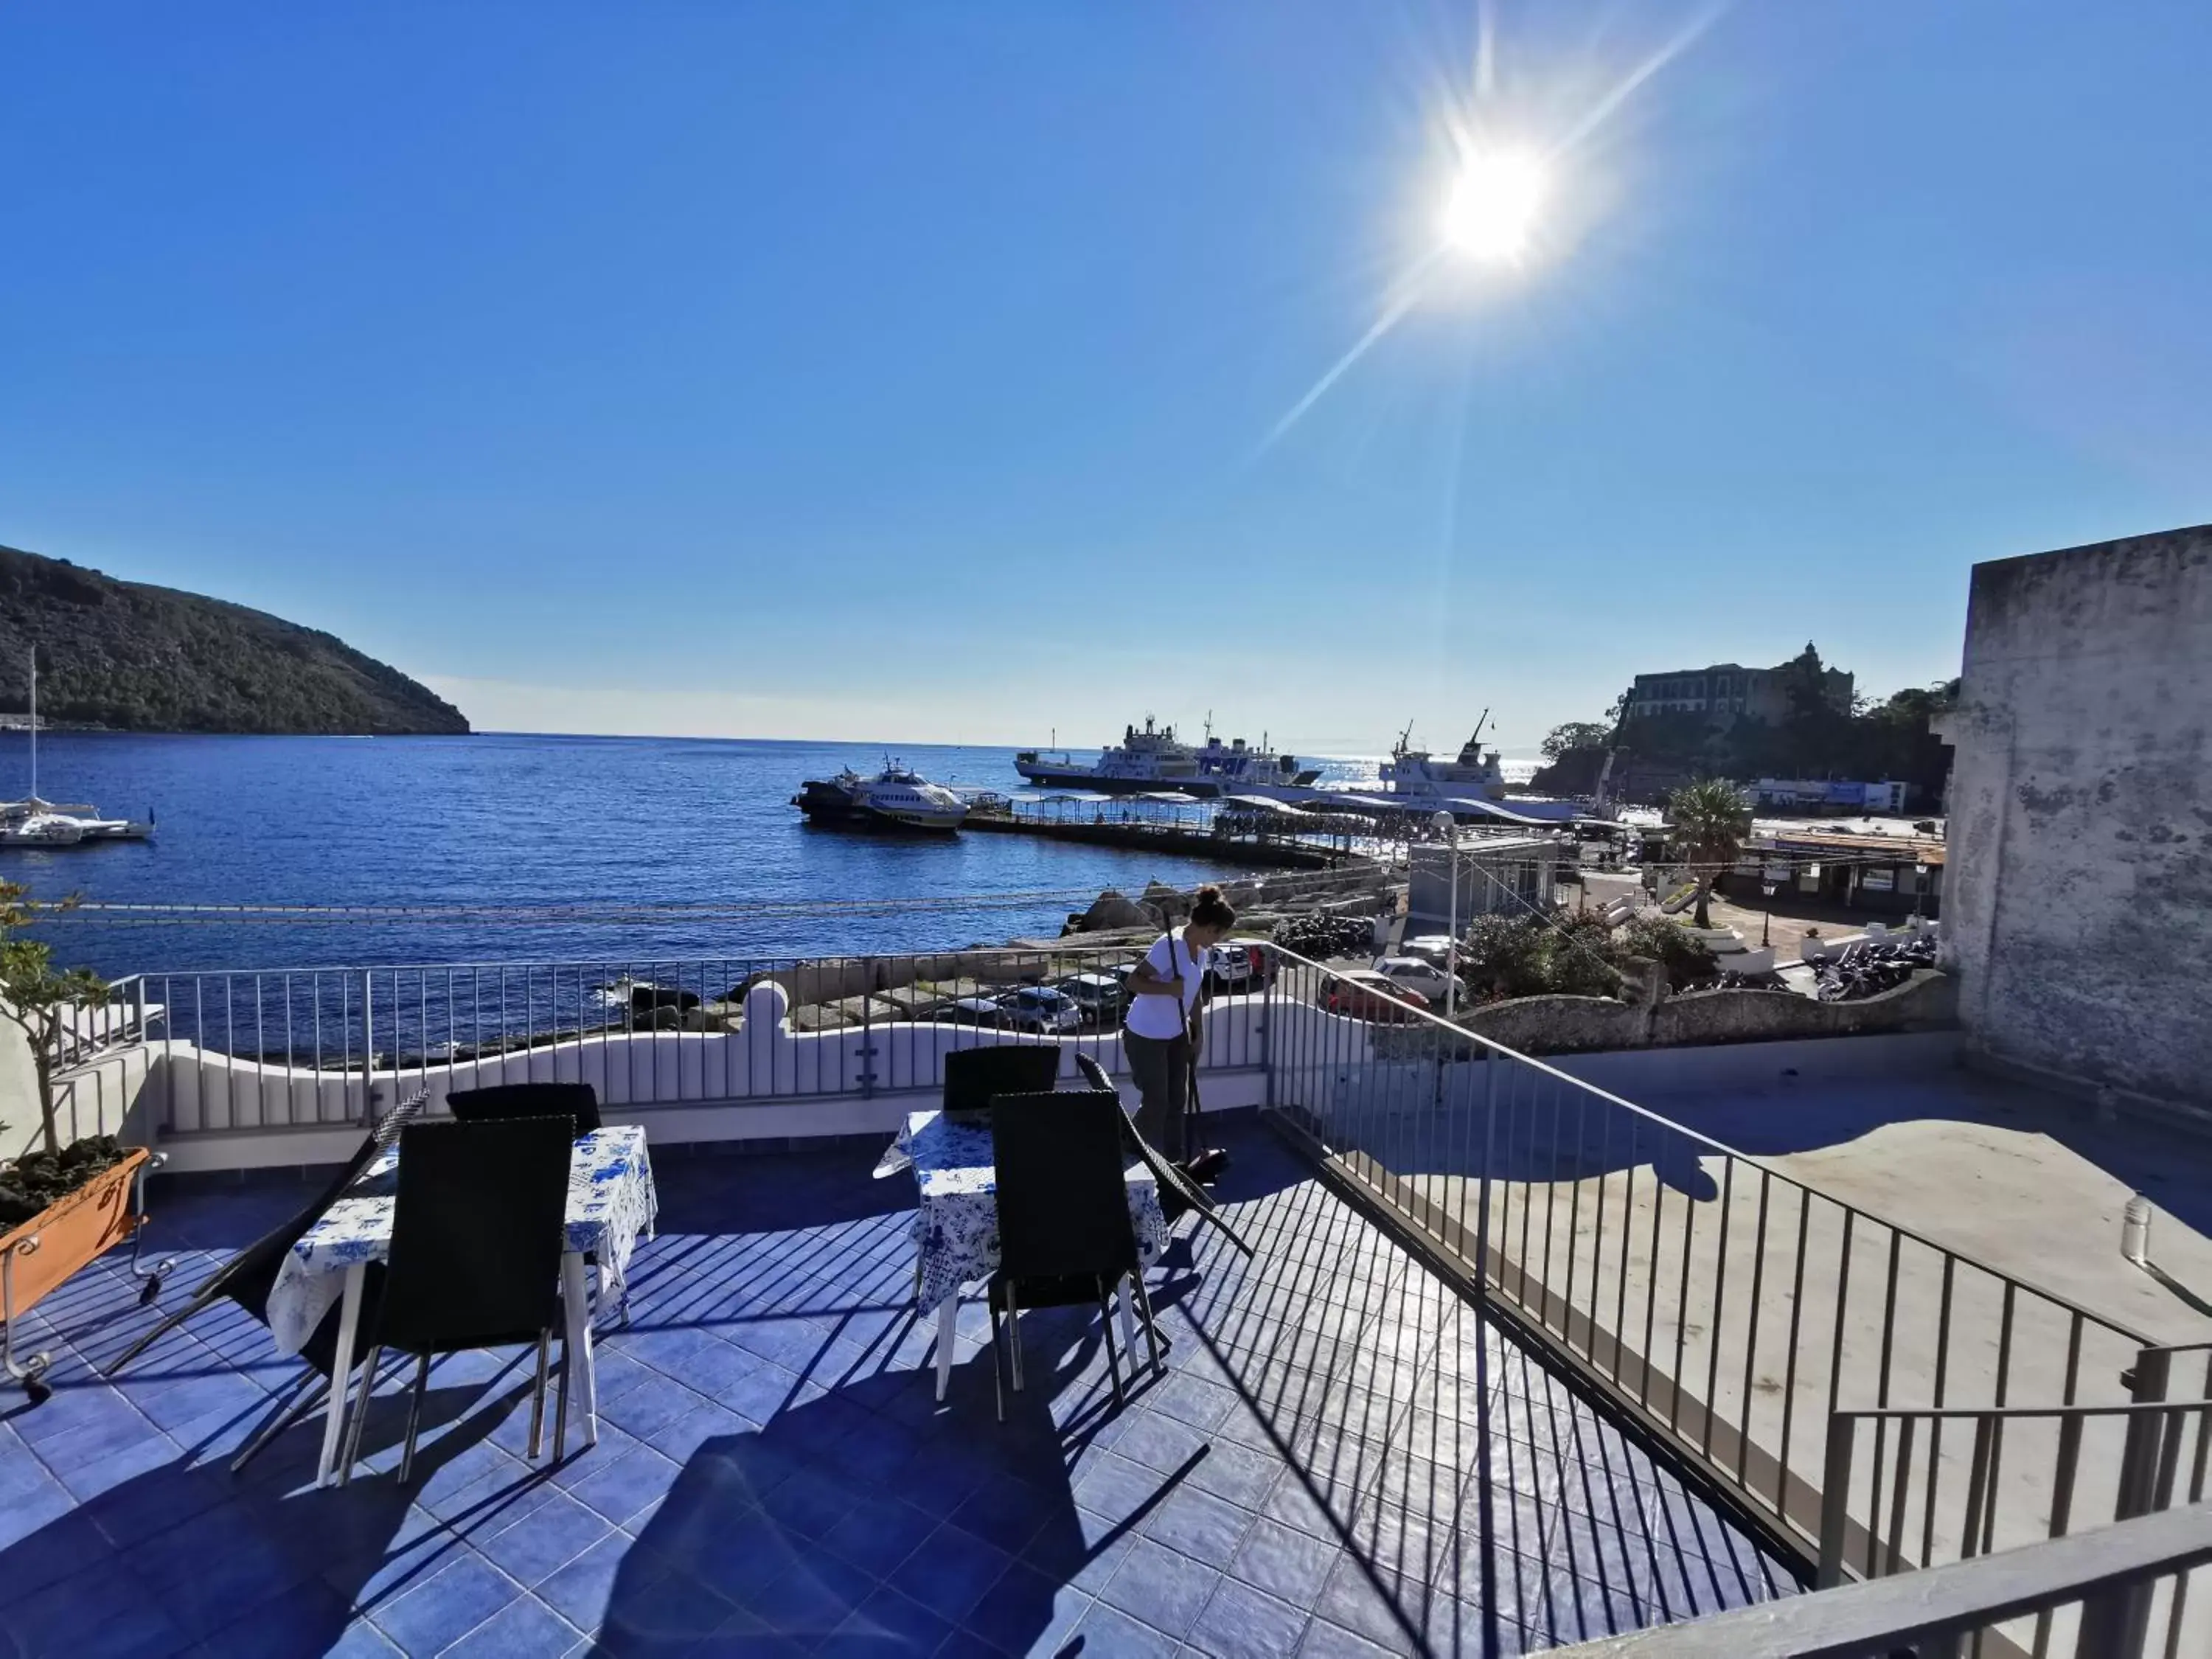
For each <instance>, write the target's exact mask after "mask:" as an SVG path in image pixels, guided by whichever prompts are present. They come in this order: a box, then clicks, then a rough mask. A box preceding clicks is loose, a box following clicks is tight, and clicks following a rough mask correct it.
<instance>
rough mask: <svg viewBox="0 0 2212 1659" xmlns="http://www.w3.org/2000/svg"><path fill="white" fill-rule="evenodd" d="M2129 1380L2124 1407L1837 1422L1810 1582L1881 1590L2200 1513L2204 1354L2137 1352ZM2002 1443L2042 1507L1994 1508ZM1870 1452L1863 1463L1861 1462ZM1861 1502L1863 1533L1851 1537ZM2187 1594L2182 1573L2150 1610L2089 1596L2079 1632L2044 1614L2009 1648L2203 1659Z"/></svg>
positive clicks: (2144, 1602)
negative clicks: (1904, 1576)
mask: <svg viewBox="0 0 2212 1659" xmlns="http://www.w3.org/2000/svg"><path fill="white" fill-rule="evenodd" d="M2183 1355H2188V1356H2191V1357H2192V1358H2193V1357H2195V1356H2197V1355H2203V1356H2205V1357H2206V1363H2205V1364H2204V1365H2203V1368H2202V1371H2201V1374H2200V1375H2198V1376H2197V1377H2196V1378H2195V1386H2194V1387H2193V1388H2188V1387H2185V1388H2183V1389H2181V1390H2180V1392H2179V1394H2178V1395H2177V1394H2175V1393H2174V1392H2172V1381H2173V1376H2172V1372H2173V1362H2174V1361H2175V1359H2176V1358H2178V1357H2179V1356H2183ZM2190 1369H2191V1370H2197V1367H2195V1366H2191V1368H2190ZM2131 1376H2132V1391H2133V1393H2134V1395H2135V1399H2134V1401H2132V1402H2131V1403H2129V1404H2124V1405H2106V1406H2072V1407H2036V1406H2015V1407H2002V1408H1996V1409H1985V1410H1972V1409H1960V1408H1954V1409H1948V1410H1942V1411H1918V1410H1857V1411H1838V1413H1835V1414H1834V1416H1833V1417H1832V1418H1831V1419H1829V1425H1828V1453H1827V1467H1828V1470H1829V1473H1830V1480H1829V1484H1828V1486H1827V1489H1826V1503H1825V1505H1824V1510H1823V1515H1822V1523H1821V1528H1820V1577H1819V1581H1818V1582H1819V1583H1820V1584H1821V1585H1822V1586H1823V1587H1826V1586H1831V1585H1835V1584H1840V1583H1843V1582H1844V1580H1845V1578H1846V1577H1858V1578H1879V1577H1888V1576H1891V1575H1893V1574H1895V1573H1897V1572H1899V1571H1904V1570H1905V1569H1906V1568H1907V1567H1908V1566H1919V1567H1926V1566H1930V1565H1936V1564H1938V1563H1939V1561H1943V1560H1966V1559H1972V1558H1973V1557H1975V1556H1978V1555H1986V1554H1989V1553H1990V1552H1991V1551H1992V1550H1993V1549H2002V1548H2005V1547H2017V1546H2018V1545H2019V1544H2021V1543H2022V1542H2024V1541H2038V1542H2040V1541H2047V1540H2049V1539H2052V1538H2059V1537H2063V1536H2065V1535H2066V1534H2069V1532H2074V1531H2079V1530H2081V1529H2082V1528H2084V1526H2085V1525H2086V1526H2087V1527H2088V1528H2097V1527H2104V1526H2109V1525H2111V1524H2112V1523H2113V1522H2119V1521H2126V1520H2130V1519H2132V1518H2134V1517H2135V1516H2142V1515H2148V1514H2151V1513H2154V1512H2155V1511H2158V1510H2166V1509H2171V1508H2172V1507H2174V1505H2175V1504H2177V1503H2179V1504H2201V1503H2203V1501H2204V1498H2205V1495H2206V1476H2207V1464H2208V1456H2212V1344H2207V1343H2197V1344H2192V1345H2188V1346H2179V1347H2166V1348H2152V1349H2146V1350H2145V1351H2144V1352H2143V1353H2142V1355H2141V1356H2139V1358H2138V1359H2137V1361H2136V1366H2135V1367H2134V1370H2133V1371H2132V1373H2131ZM1869 1428H1871V1429H1872V1431H1873V1433H1872V1434H1871V1436H1869V1434H1868V1433H1867V1432H1866V1431H1867V1430H1868V1429H1869ZM1947 1428H1948V1429H1951V1430H1954V1431H1955V1434H1954V1441H1953V1444H1954V1449H1955V1448H1958V1447H1960V1446H1964V1447H1966V1449H1967V1451H1966V1467H1965V1468H1964V1469H1963V1471H1962V1470H1961V1469H1960V1468H1958V1466H1957V1464H1958V1460H1957V1456H1956V1453H1955V1450H1954V1456H1953V1457H1952V1458H1951V1459H1949V1460H1946V1459H1945V1458H1944V1457H1943V1455H1942V1435H1943V1431H1945V1430H1946V1429H1947ZM1892 1437H1893V1438H1892ZM2008 1438H2009V1443H2010V1445H2011V1448H2012V1453H2013V1457H2014V1460H2015V1464H2016V1465H2017V1466H2018V1467H2020V1468H2022V1469H2024V1470H2025V1471H2027V1473H2028V1474H2029V1475H2030V1476H2031V1478H2032V1480H2033V1486H2034V1487H2035V1489H2036V1490H2038V1491H2039V1492H2043V1493H2045V1495H2046V1502H2045V1505H2044V1506H2041V1507H2036V1506H2031V1505H2025V1504H2013V1505H2009V1506H2007V1505H2001V1504H1999V1503H1998V1502H1997V1496H1998V1489H1997V1484H1996V1480H1995V1478H1994V1477H1995V1474H1996V1471H1997V1470H1998V1468H2000V1467H2001V1462H2000V1460H2001V1459H2002V1456H2003V1454H2004V1451H2005V1449H2006V1445H2007V1442H2008ZM1869 1439H1870V1440H1871V1442H1872V1444H1871V1446H1870V1448H1868V1451H1869V1455H1867V1456H1866V1457H1865V1458H1864V1459H1863V1461H1862V1460H1861V1459H1860V1458H1859V1457H1858V1455H1857V1454H1858V1452H1859V1450H1860V1449H1862V1448H1863V1447H1867V1443H1868V1441H1869ZM1862 1467H1863V1468H1864V1469H1865V1472H1866V1480H1865V1483H1864V1486H1863V1488H1860V1487H1859V1486H1858V1481H1857V1474H1858V1470H1859V1468H1862ZM1860 1499H1863V1501H1862V1502H1859V1503H1858V1509H1859V1511H1860V1513H1862V1514H1863V1515H1865V1516H1868V1517H1869V1520H1868V1522H1866V1523H1863V1524H1854V1523H1853V1522H1852V1520H1851V1510H1852V1508H1853V1505H1854V1502H1855V1500H1860ZM1939 1517H1941V1519H1940V1522H1939ZM1939 1537H1940V1538H1954V1539H1956V1540H1958V1541H1959V1542H1958V1546H1957V1547H1956V1549H1955V1550H1954V1551H1951V1552H1949V1553H1939V1548H1938V1546H1937V1543H1936V1541H1937V1540H1938V1539H1939ZM2189 1588H2190V1582H2189V1576H2188V1575H2187V1574H2186V1573H2182V1574H2179V1575H2177V1576H2176V1577H2172V1579H2171V1580H2170V1581H2169V1582H2168V1583H2166V1585H2165V1586H2163V1587H2161V1588H2160V1589H2159V1591H2158V1594H2157V1595H2156V1597H2155V1602H2156V1605H2154V1604H2153V1598H2152V1597H2151V1596H2150V1595H2148V1594H2142V1593H2136V1594H2130V1595H2108V1596H2103V1597H2099V1598H2094V1599H2093V1600H2091V1601H2089V1602H2087V1604H2086V1605H2085V1606H2084V1607H2082V1608H2081V1610H2080V1616H2079V1620H2078V1621H2075V1620H2069V1619H2063V1618H2058V1619H2055V1618H2054V1613H2053V1612H2052V1611H2051V1610H2049V1609H2046V1610H2045V1611H2043V1612H2041V1613H2039V1614H2038V1615H2037V1617H2036V1618H2035V1620H2034V1621H2033V1626H2031V1627H2029V1628H2027V1629H2024V1630H2019V1631H2014V1632H2009V1633H2008V1641H2009V1643H2010V1646H2011V1647H2012V1648H2016V1649H2020V1650H2025V1651H2027V1652H2029V1653H2032V1654H2033V1655H2035V1656H2037V1659H2041V1656H2044V1655H2045V1654H2048V1653H2052V1652H2058V1653H2069V1652H2070V1653H2095V1654H2106V1653H2129V1654H2133V1653H2137V1652H2148V1651H2157V1652H2164V1653H2167V1654H2174V1655H2178V1654H2179V1653H2181V1652H2183V1651H2188V1652H2191V1653H2201V1652H2212V1619H2208V1612H2212V1609H2208V1608H2207V1607H2206V1606H2205V1605H2204V1603H2203V1601H2202V1600H2201V1599H2200V1601H2199V1602H2198V1604H2197V1607H2195V1608H2194V1609H2191V1607H2190V1605H2189V1599H2188V1598H2189ZM2185 1630H2187V1631H2188V1632H2189V1635H2190V1638H2191V1640H2190V1643H2189V1645H2188V1646H2187V1647H2186V1649H2185V1647H2184V1645H2183V1642H2184V1632H2185ZM2147 1640H2148V1641H2149V1642H2150V1643H2152V1645H2148V1646H2147V1645H2146V1642H2147ZM1983 1642H1984V1633H1977V1635H1976V1637H1975V1639H1974V1642H1973V1644H1972V1649H1971V1650H1972V1652H1973V1653H1974V1654H1975V1655H1976V1656H1977V1659H1979V1656H1980V1654H1981V1653H1982V1651H1983Z"/></svg>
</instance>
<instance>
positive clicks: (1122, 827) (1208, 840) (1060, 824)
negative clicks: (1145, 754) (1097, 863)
mask: <svg viewBox="0 0 2212 1659" xmlns="http://www.w3.org/2000/svg"><path fill="white" fill-rule="evenodd" d="M1298 816H1299V817H1304V815H1303V814H1301V815H1298ZM960 827H961V828H962V829H980V830H984V831H987V832H988V833H991V834H994V835H1004V836H1043V837H1045V838H1047V839H1048V840H1054V841H1071V842H1083V843H1085V844H1087V845H1090V846H1093V847H1128V848H1141V849H1146V850H1152V851H1158V852H1170V853H1178V854H1184V855H1186V856H1188V857H1192V858H1205V859H1213V860H1218V861H1220V862H1222V863H1225V864H1244V865H1253V866H1259V867H1261V868H1266V869H1275V870H1280V869H1295V870H1329V869H1334V868H1335V867H1336V866H1339V865H1341V864H1345V863H1348V862H1351V861H1352V860H1355V859H1358V858H1362V857H1364V856H1365V854H1364V850H1363V849H1362V848H1360V847H1359V846H1358V845H1357V843H1358V842H1359V840H1360V839H1361V837H1360V836H1358V834H1357V833H1356V829H1357V826H1353V825H1351V824H1346V826H1345V827H1343V828H1342V829H1336V828H1333V827H1332V828H1325V829H1324V828H1316V827H1315V826H1314V825H1313V824H1312V823H1311V820H1310V819H1307V820H1306V821H1305V822H1304V823H1299V824H1298V825H1297V827H1295V828H1291V827H1288V826H1285V827H1276V826H1275V825H1274V824H1273V823H1271V822H1270V821H1269V820H1268V819H1267V817H1263V816H1261V815H1258V814H1238V813H1235V812H1229V811H1222V810H1221V809H1220V807H1219V806H1218V805H1217V804H1216V803H1214V802H1212V801H1195V800H1189V799H1157V798H1154V797H1152V796H1132V797H1127V798H1122V799H1113V800H1108V799H1104V798H1100V799H1095V800H1094V799H1065V798H1062V799H1047V800H1041V801H998V800H993V801H979V802H977V803H975V805H972V806H971V807H970V808H969V812H968V816H967V817H966V818H965V819H963V821H962V823H961V826H960Z"/></svg>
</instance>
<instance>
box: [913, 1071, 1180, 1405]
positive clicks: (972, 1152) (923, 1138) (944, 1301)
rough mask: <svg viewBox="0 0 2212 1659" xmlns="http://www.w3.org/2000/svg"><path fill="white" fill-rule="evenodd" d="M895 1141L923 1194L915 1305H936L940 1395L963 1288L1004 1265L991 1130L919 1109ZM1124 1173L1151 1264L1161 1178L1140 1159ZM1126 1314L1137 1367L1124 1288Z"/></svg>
mask: <svg viewBox="0 0 2212 1659" xmlns="http://www.w3.org/2000/svg"><path fill="white" fill-rule="evenodd" d="M897 1145H898V1150H899V1151H900V1152H903V1153H904V1154H905V1155H906V1156H907V1157H908V1158H909V1159H910V1160H912V1162H913V1165H914V1178H915V1186H916V1187H917V1188H919V1189H920V1191H921V1202H920V1203H919V1204H918V1205H917V1206H915V1215H914V1232H913V1237H914V1249H915V1306H917V1307H918V1308H921V1309H922V1310H924V1311H927V1310H930V1309H932V1308H934V1309H935V1310H937V1397H938V1398H939V1400H942V1399H944V1398H945V1389H946V1388H947V1387H948V1386H949V1385H950V1384H951V1381H952V1338H953V1333H954V1329H955V1327H956V1324H957V1321H958V1318H959V1313H960V1290H961V1286H962V1285H970V1284H975V1283H978V1282H983V1281H987V1280H988V1279H990V1277H991V1275H992V1274H993V1273H996V1272H997V1271H998V1267H999V1176H998V1171H997V1170H996V1169H995V1168H994V1167H993V1162H992V1148H991V1130H990V1126H989V1125H988V1124H982V1123H976V1124H966V1123H948V1122H947V1121H945V1115H944V1114H943V1113H941V1112H935V1111H929V1112H915V1113H912V1114H910V1115H908V1118H907V1121H906V1123H905V1126H904V1127H902V1128H901V1129H900V1130H899V1134H898V1143H897ZM1125 1178H1126V1179H1127V1182H1128V1186H1129V1220H1130V1223H1131V1225H1133V1227H1134V1228H1135V1230H1136V1235H1137V1259H1138V1261H1139V1263H1140V1264H1142V1266H1144V1267H1151V1266H1152V1263H1153V1262H1155V1261H1158V1260H1159V1258H1160V1256H1161V1255H1162V1253H1163V1252H1164V1251H1165V1250H1166V1249H1167V1247H1168V1219H1167V1215H1166V1213H1165V1212H1164V1211H1163V1210H1162V1209H1161V1207H1160V1189H1159V1183H1158V1182H1156V1181H1155V1180H1154V1179H1153V1178H1152V1171H1151V1170H1147V1169H1146V1167H1145V1166H1144V1165H1143V1164H1140V1163H1137V1164H1131V1165H1130V1166H1129V1169H1128V1171H1127V1176H1126V1177H1125ZM1121 1344H1122V1346H1123V1347H1124V1348H1126V1349H1127V1351H1128V1354H1129V1363H1130V1364H1132V1365H1134V1364H1136V1359H1137V1350H1136V1332H1135V1327H1134V1321H1133V1318H1132V1316H1131V1313H1130V1307H1129V1292H1128V1290H1127V1286H1126V1285H1125V1286H1124V1287H1123V1288H1122V1291H1121Z"/></svg>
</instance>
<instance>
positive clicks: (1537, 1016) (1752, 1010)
mask: <svg viewBox="0 0 2212 1659" xmlns="http://www.w3.org/2000/svg"><path fill="white" fill-rule="evenodd" d="M1957 1004H1958V998H1957V983H1956V981H1954V980H1953V979H1952V978H1951V977H1950V975H1948V974H1940V973H1936V972H1934V971H1932V970H1923V971H1922V972H1920V973H1917V974H1915V975H1913V976H1912V978H1911V980H1910V981H1907V982H1906V983H1905V984H1903V985H1900V986H1899V987H1897V988H1896V989H1895V990H1893V991H1885V992H1883V993H1882V994H1880V995H1879V996H1871V997H1868V998H1866V999H1864V1000H1862V1001H1857V1002H1815V1001H1814V1000H1812V999H1811V998H1809V997H1803V996H1800V995H1798V994H1796V992H1794V991H1690V992H1686V993H1685V994H1682V995H1680V996H1675V997H1668V998H1666V999H1665V1000H1662V1001H1659V1002H1656V1003H1641V1004H1638V1003H1627V1002H1620V1001H1616V1000H1613V998H1610V997H1561V996H1544V997H1516V998H1513V999H1512V1000H1509V1001H1505V1002H1493V1003H1492V1004H1490V1005H1489V1006H1486V1007H1484V1008H1480V1009H1478V1010H1476V1011H1475V1012H1474V1013H1473V1014H1472V1015H1470V1016H1468V1019H1467V1021H1466V1024H1468V1025H1470V1026H1472V1027H1473V1028H1474V1030H1477V1031H1479V1032H1480V1033H1481V1034H1482V1035H1483V1036H1486V1037H1488V1038H1490V1039H1491V1041H1492V1042H1502V1043H1504V1045H1505V1046H1506V1047H1507V1048H1514V1049H1517V1050H1519V1051H1520V1052H1521V1053H1522V1054H1596V1053H1601V1052H1603V1051H1606V1050H1608V1049H1620V1048H1682V1047H1689V1046H1693V1045H1702V1044H1715V1043H1727V1042H1775V1041H1779V1040H1785V1039H1791V1038H1801V1037H1830V1036H1861V1035H1863V1034H1865V1033H1868V1032H1875V1031H1922V1030H1932V1029H1936V1028H1938V1027H1941V1026H1944V1025H1948V1024H1950V1023H1951V1022H1952V1020H1953V1019H1954V1018H1955V1017H1956V1012H1957Z"/></svg>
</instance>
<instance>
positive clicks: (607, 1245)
mask: <svg viewBox="0 0 2212 1659" xmlns="http://www.w3.org/2000/svg"><path fill="white" fill-rule="evenodd" d="M398 1164H399V1153H398V1149H397V1148H396V1147H395V1148H392V1149H390V1150H387V1151H386V1152H380V1153H379V1154H378V1155H377V1156H376V1158H374V1160H373V1161H372V1162H371V1163H370V1164H369V1165H368V1168H367V1169H365V1170H362V1174H361V1179H360V1180H359V1181H357V1182H355V1183H354V1185H353V1186H352V1187H351V1188H349V1189H348V1195H347V1196H346V1197H343V1198H341V1199H340V1200H338V1201H337V1203H335V1204H333V1205H331V1207H330V1208H329V1209H328V1210H326V1211H325V1212H324V1214H323V1218H322V1219H321V1220H320V1221H318V1222H317V1223H316V1224H315V1225H313V1226H312V1227H310V1228H308V1229H307V1232H306V1233H305V1234H303V1235H302V1236H301V1239H300V1242H299V1243H296V1244H295V1245H293V1247H292V1249H291V1254H290V1255H287V1256H286V1257H285V1258H284V1263H283V1267H279V1268H278V1269H277V1272H276V1284H275V1285H273V1286H271V1287H270V1291H269V1328H270V1331H271V1332H272V1333H273V1334H275V1336H276V1348H277V1352H280V1353H288V1354H289V1353H297V1352H300V1350H301V1348H303V1347H305V1346H307V1339H308V1338H309V1337H311V1336H313V1334H315V1327H316V1326H318V1325H319V1324H321V1323H322V1322H323V1316H324V1315H325V1314H326V1313H328V1312H329V1311H330V1310H331V1304H334V1303H335V1302H337V1299H338V1296H339V1294H340V1292H341V1291H343V1289H344V1282H345V1270H346V1269H347V1268H349V1267H355V1266H357V1265H358V1264H360V1263H362V1262H364V1261H383V1260H384V1258H385V1257H386V1256H387V1255H390V1254H391V1253H392V1201H393V1199H394V1197H395V1195H396V1193H397V1190H398V1188H397V1180H398V1177H397V1175H396V1171H397V1170H398ZM659 1212H660V1200H659V1196H658V1195H657V1194H655V1193H654V1192H653V1164H652V1163H651V1162H650V1160H648V1159H647V1157H646V1152H645V1131H644V1130H643V1129H641V1128H640V1127H638V1126H637V1125H635V1124H620V1125H616V1126H614V1127H609V1128H604V1129H594V1130H593V1131H592V1133H589V1134H587V1135H579V1136H577V1137H576V1149H575V1152H574V1153H573V1154H572V1156H571V1158H570V1160H569V1164H568V1248H569V1249H571V1250H574V1251H579V1252H582V1251H590V1252H592V1253H595V1254H596V1255H597V1256H598V1258H599V1293H600V1297H601V1299H602V1300H603V1301H604V1300H605V1297H609V1296H619V1295H621V1294H622V1288H623V1277H624V1274H625V1273H626V1272H627V1270H628V1269H629V1258H630V1252H631V1251H632V1250H633V1249H635V1248H636V1244H637V1239H638V1236H639V1235H640V1234H641V1233H642V1234H646V1235H647V1236H650V1235H651V1233H652V1231H653V1223H654V1221H655V1220H656V1218H658V1217H659Z"/></svg>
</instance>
